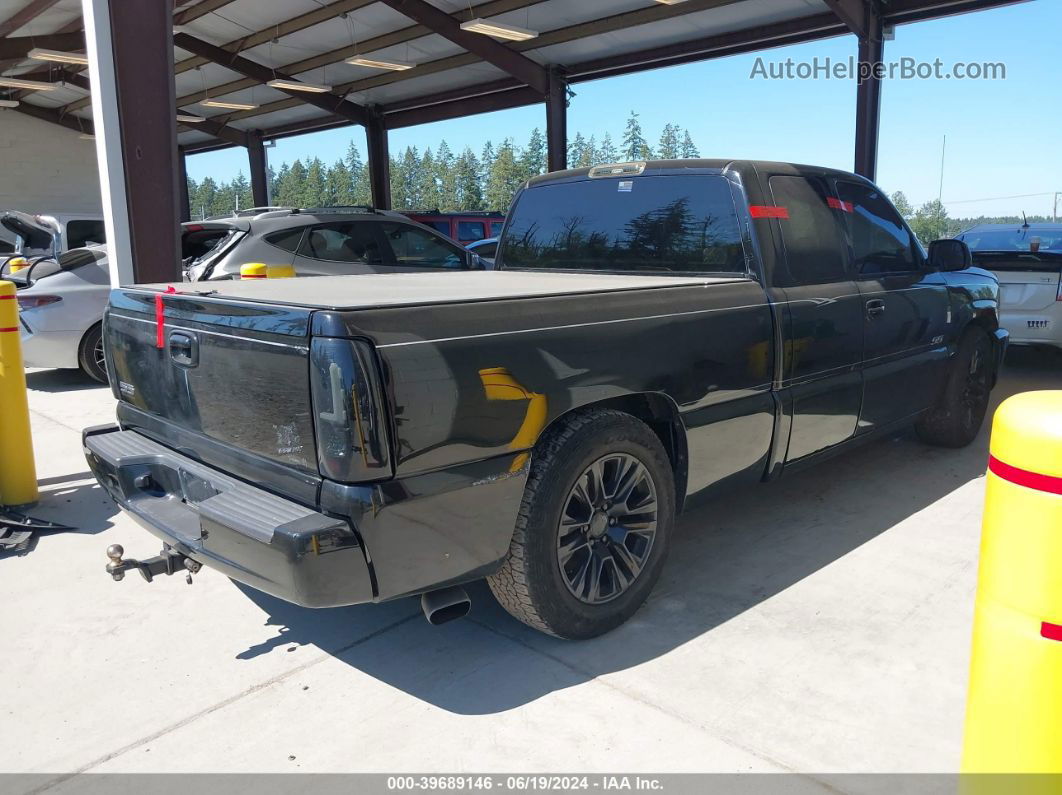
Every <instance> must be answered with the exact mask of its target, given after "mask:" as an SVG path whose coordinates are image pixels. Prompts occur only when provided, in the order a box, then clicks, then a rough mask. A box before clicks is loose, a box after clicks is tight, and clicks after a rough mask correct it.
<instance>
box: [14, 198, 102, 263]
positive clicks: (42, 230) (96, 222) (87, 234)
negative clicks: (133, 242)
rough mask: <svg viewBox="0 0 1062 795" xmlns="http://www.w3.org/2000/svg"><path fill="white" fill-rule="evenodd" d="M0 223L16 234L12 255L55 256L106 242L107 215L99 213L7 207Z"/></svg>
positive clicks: (29, 256) (28, 257) (27, 256)
mask: <svg viewBox="0 0 1062 795" xmlns="http://www.w3.org/2000/svg"><path fill="white" fill-rule="evenodd" d="M0 225H2V226H3V227H4V228H5V229H6V230H7V231H8V233H9V234H11V235H13V236H14V240H15V242H14V247H13V251H12V254H13V255H18V256H23V257H26V258H27V259H32V258H36V257H42V256H50V257H55V256H58V255H59V254H62V253H63V252H64V251H69V250H70V249H74V248H82V247H84V246H91V245H99V244H101V243H105V242H107V241H106V230H105V229H104V226H103V216H102V215H100V214H98V213H52V214H48V215H44V214H37V215H34V214H30V213H24V212H19V211H17V210H7V211H5V212H4V213H2V214H0Z"/></svg>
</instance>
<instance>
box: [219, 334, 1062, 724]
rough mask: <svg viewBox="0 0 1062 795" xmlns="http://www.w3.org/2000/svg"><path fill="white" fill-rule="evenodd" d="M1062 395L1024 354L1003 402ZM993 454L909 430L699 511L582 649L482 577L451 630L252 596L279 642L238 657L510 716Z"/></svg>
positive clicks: (655, 652) (708, 615)
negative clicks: (291, 660) (298, 663)
mask: <svg viewBox="0 0 1062 795" xmlns="http://www.w3.org/2000/svg"><path fill="white" fill-rule="evenodd" d="M1060 387H1062V356H1057V355H1054V354H1052V353H1041V352H1036V351H1028V350H1020V349H1019V350H1015V351H1013V353H1012V355H1011V356H1010V358H1009V359H1008V363H1007V368H1006V372H1005V375H1004V378H1003V381H1002V382H1001V384H1000V387H999V388H998V389H997V391H996V393H995V394H994V397H995V401H996V403H997V404H998V402H999V401H1000V400H1002V399H1003V398H1005V397H1007V396H1009V395H1011V394H1015V393H1017V392H1023V391H1028V390H1031V389H1051V388H1060ZM987 448H988V423H987V422H986V426H985V428H984V430H983V431H982V433H981V435H980V437H979V438H978V440H977V441H976V442H975V443H974V444H972V445H971V446H970V447H968V448H966V449H963V450H944V449H938V448H931V447H927V446H925V445H922V444H921V443H920V442H918V440H917V439H916V438H915V437H914V435H913V433H904V434H901V435H899V436H897V437H894V438H892V439H888V440H884V441H880V442H877V443H873V444H870V445H867V446H866V447H863V448H859V449H856V450H853V451H852V452H850V453H847V454H845V455H842V456H838V457H837V458H835V459H833V460H831V461H828V462H825V463H823V464H821V465H820V466H818V467H816V468H813V469H808V470H805V471H803V472H799V473H795V474H792V475H791V476H788V477H784V478H782V479H781V480H780V481H778V482H777V483H773V484H767V485H760V486H753V487H748V488H743V489H740V490H736V491H734V492H733V493H731V494H729V495H727V496H725V497H723V498H721V499H718V500H716V501H714V502H713V503H711V504H710V505H709V506H707V507H705V508H702V509H699V510H696V511H694V512H691V513H688V514H686V515H684V516H682V517H681V518H680V520H679V522H678V527H677V530H678V532H677V533H676V534H675V538H674V543H673V548H672V551H671V556H670V559H669V562H668V565H667V567H666V568H665V570H664V574H663V576H662V577H661V580H660V582H659V583H658V585H657V587H656V589H655V591H654V593H653V595H652V597H651V598H650V599H649V601H648V602H647V604H646V605H645V607H644V608H643V609H642V610H641V611H639V613H638V614H637V615H636V616H635V619H634V620H632V621H631V622H630V623H628V624H627V625H625V626H624V627H621V628H620V629H618V630H616V631H615V632H613V633H611V634H609V635H607V636H605V637H602V638H598V639H596V640H593V641H588V642H584V643H581V644H571V643H566V642H564V641H559V640H556V639H554V638H550V637H547V636H544V635H541V634H539V633H536V632H534V631H532V630H529V629H527V628H526V627H524V626H523V625H521V624H519V623H518V622H516V621H515V620H514V619H512V618H510V617H509V616H508V615H507V614H506V613H505V612H504V611H503V610H502V609H501V608H500V607H499V606H498V605H497V604H496V603H495V602H494V600H493V599H492V598H491V596H490V593H489V590H488V589H487V587H486V586H485V584H484V583H482V582H480V583H475V584H473V586H472V587H471V588H469V593H470V595H471V596H472V599H473V610H472V613H471V615H470V616H469V618H468V619H466V620H464V621H458V622H454V623H451V624H447V625H445V626H443V627H440V628H434V627H431V626H429V625H428V624H427V623H426V622H425V621H424V620H423V619H421V618H420V617H419V606H418V605H417V603H416V602H415V601H414V600H409V599H407V600H402V601H400V602H397V603H391V604H387V605H360V606H355V607H348V608H339V609H332V610H319V611H314V610H308V609H304V608H299V607H296V606H294V605H291V604H288V603H286V602H282V601H280V600H277V599H274V598H272V597H269V596H266V595H264V594H262V593H260V592H257V591H254V590H252V589H250V588H243V590H244V591H245V593H247V595H248V596H249V597H250V598H251V599H252V600H254V601H255V602H256V603H257V604H258V605H259V606H261V607H262V609H263V610H264V611H265V612H266V613H267V614H268V619H267V623H266V626H267V627H268V628H269V630H270V631H271V632H272V633H273V634H272V635H270V636H267V637H266V638H264V639H263V640H262V642H261V643H259V644H256V645H255V646H253V647H252V648H249V649H246V650H243V651H240V652H238V653H237V656H238V657H240V658H250V657H254V656H257V655H259V654H265V653H268V652H270V651H272V650H273V649H276V648H279V647H291V646H296V645H314V646H317V647H319V648H321V649H323V650H325V651H327V652H329V653H331V654H333V655H334V656H335V657H336V658H338V659H340V660H342V661H344V662H346V663H347V664H349V665H351V666H353V667H355V668H357V669H358V670H360V671H363V672H365V673H367V674H370V675H372V676H374V677H376V678H378V679H380V680H381V681H384V682H386V683H388V684H390V685H391V686H393V687H396V688H399V689H401V690H403V691H406V692H408V693H410V694H411V695H414V696H416V697H417V698H420V699H422V700H424V701H426V702H429V703H431V704H434V705H436V706H438V707H441V708H444V709H447V710H450V711H452V712H455V713H461V714H489V713H495V712H500V711H504V710H508V709H512V708H514V707H517V706H519V705H521V704H524V703H527V702H529V701H533V700H535V699H537V698H539V697H541V696H543V695H545V694H546V693H549V692H551V691H554V690H558V689H561V688H566V687H570V686H572V685H575V684H579V683H581V682H584V681H587V680H588V679H592V678H594V677H597V676H600V675H602V674H605V673H608V672H611V671H616V670H621V669H625V668H629V667H631V666H635V665H637V664H639V663H642V662H644V661H646V660H649V659H652V658H655V657H657V656H659V655H662V654H664V653H666V652H669V651H672V650H674V649H676V648H678V647H680V646H681V645H683V644H685V643H686V642H688V641H690V640H692V639H694V638H696V637H698V636H701V635H703V634H704V633H707V632H710V631H711V630H712V629H713V628H714V627H717V626H719V625H720V624H723V623H724V622H726V621H729V620H730V619H732V618H734V617H735V616H738V615H740V614H741V613H743V612H744V611H746V610H748V609H749V608H751V607H753V606H755V605H757V604H759V603H760V602H762V601H764V600H766V599H768V598H770V597H771V596H773V595H775V594H778V593H779V592H781V591H783V590H785V589H786V588H788V587H790V586H792V585H793V584H794V583H797V582H799V581H800V580H802V579H804V578H805V577H808V576H810V575H812V574H813V573H815V572H816V571H818V570H819V569H821V568H823V567H824V566H826V565H828V564H830V563H832V562H833V561H836V560H838V559H839V558H841V557H843V556H845V555H846V554H848V553H849V552H851V551H852V550H854V549H856V548H857V547H859V546H861V545H862V544H865V543H866V542H868V541H870V540H871V539H873V538H874V537H876V536H878V535H879V534H881V533H884V532H886V531H888V530H889V529H890V528H892V527H893V526H895V525H896V524H898V523H900V522H902V521H903V520H905V519H907V518H908V517H910V516H912V515H914V514H916V513H918V512H919V511H921V510H923V509H924V508H926V507H928V506H929V505H931V504H933V503H935V502H937V501H938V500H940V499H941V498H943V497H946V496H947V495H949V494H950V493H952V492H953V491H955V490H956V489H958V488H959V487H961V486H963V485H964V484H966V483H968V482H970V481H971V480H974V479H976V478H979V477H981V476H983V474H984V471H985V466H986V460H987ZM241 588H242V586H241ZM380 610H386V611H390V612H391V613H392V615H391V616H388V618H389V619H391V621H390V623H388V624H387V625H386V627H385V629H384V630H380V631H377V632H375V633H373V634H372V635H369V636H364V633H361V632H359V626H363V625H365V624H367V623H368V621H367V618H366V617H367V615H368V613H369V611H380ZM375 618H377V619H378V618H379V616H378V615H377V616H375ZM376 625H377V626H379V623H378V622H376ZM388 630H391V631H388ZM353 638H358V639H357V640H355V641H352V639H353ZM368 640H372V642H371V643H369V642H366V641H368ZM514 642H515V644H518V645H514ZM529 648H530V649H534V650H535V651H537V652H539V653H538V654H528V653H527V652H528V649H529ZM470 671H472V672H474V674H473V675H469V674H468V672H470Z"/></svg>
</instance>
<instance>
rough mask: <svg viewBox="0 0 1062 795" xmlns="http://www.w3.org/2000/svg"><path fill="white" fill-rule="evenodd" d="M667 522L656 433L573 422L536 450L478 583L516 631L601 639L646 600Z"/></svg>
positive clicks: (622, 418) (624, 424)
mask: <svg viewBox="0 0 1062 795" xmlns="http://www.w3.org/2000/svg"><path fill="white" fill-rule="evenodd" d="M674 516H675V485H674V475H673V473H672V469H671V463H670V461H669V460H668V457H667V453H666V452H665V451H664V448H663V445H662V444H661V443H660V440H659V439H658V438H657V436H656V434H655V433H653V431H652V430H651V429H650V428H649V427H648V426H647V425H646V424H645V423H643V422H641V421H639V420H637V419H635V418H634V417H632V416H630V415H629V414H624V413H622V412H619V411H612V410H599V411H586V412H578V413H575V414H573V415H571V416H570V417H569V418H568V419H567V420H564V421H562V422H561V423H560V425H559V426H558V427H556V428H554V429H552V430H551V431H550V432H548V434H547V435H546V437H544V438H543V439H542V440H541V441H540V442H539V443H538V445H536V447H535V450H534V452H533V453H532V456H531V469H530V473H529V475H528V482H527V486H526V488H525V491H524V498H523V502H522V504H521V506H520V513H519V516H518V518H517V521H516V528H515V531H514V533H513V539H512V542H511V544H510V547H509V554H508V557H507V558H506V560H505V562H504V564H503V565H502V567H501V569H500V570H499V571H498V572H497V573H495V574H493V575H491V576H490V577H489V578H488V580H487V581H488V583H489V584H490V588H491V591H493V593H494V596H495V597H496V598H497V599H498V601H499V602H500V603H501V605H502V606H503V607H504V608H505V609H506V610H508V611H509V612H510V613H511V614H512V615H513V616H515V617H516V618H518V619H519V620H520V621H523V622H524V623H525V624H528V625H530V626H532V627H535V628H536V629H539V630H542V631H543V632H548V633H550V634H551V635H556V636H557V637H561V638H569V639H582V638H592V637H595V636H597V635H601V634H603V633H605V632H608V631H609V630H611V629H613V628H615V627H617V626H619V625H620V624H622V623H623V622H624V621H626V620H627V619H628V618H630V617H631V616H632V615H633V614H634V612H635V611H636V610H637V609H638V608H639V607H640V606H641V604H642V603H643V602H644V601H645V599H646V597H648V595H649V592H650V591H651V590H652V588H653V585H654V584H655V583H656V581H657V579H658V578H659V576H660V571H661V569H662V568H663V565H664V560H665V558H666V556H667V550H668V547H669V544H670V538H671V528H672V525H673V524H674Z"/></svg>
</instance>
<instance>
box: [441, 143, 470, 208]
mask: <svg viewBox="0 0 1062 795" xmlns="http://www.w3.org/2000/svg"><path fill="white" fill-rule="evenodd" d="M435 182H436V184H437V185H438V186H439V209H440V210H443V211H444V212H452V211H454V210H462V209H465V208H463V207H461V206H459V205H458V203H457V185H456V175H455V172H454V153H453V152H452V151H450V147H449V146H448V145H447V143H446V141H440V142H439V148H438V149H437V150H436V151H435Z"/></svg>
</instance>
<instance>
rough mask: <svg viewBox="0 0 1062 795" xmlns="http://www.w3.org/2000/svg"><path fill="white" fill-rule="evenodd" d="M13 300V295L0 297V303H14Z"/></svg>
mask: <svg viewBox="0 0 1062 795" xmlns="http://www.w3.org/2000/svg"><path fill="white" fill-rule="evenodd" d="M14 300H15V296H13V295H0V301H14Z"/></svg>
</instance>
